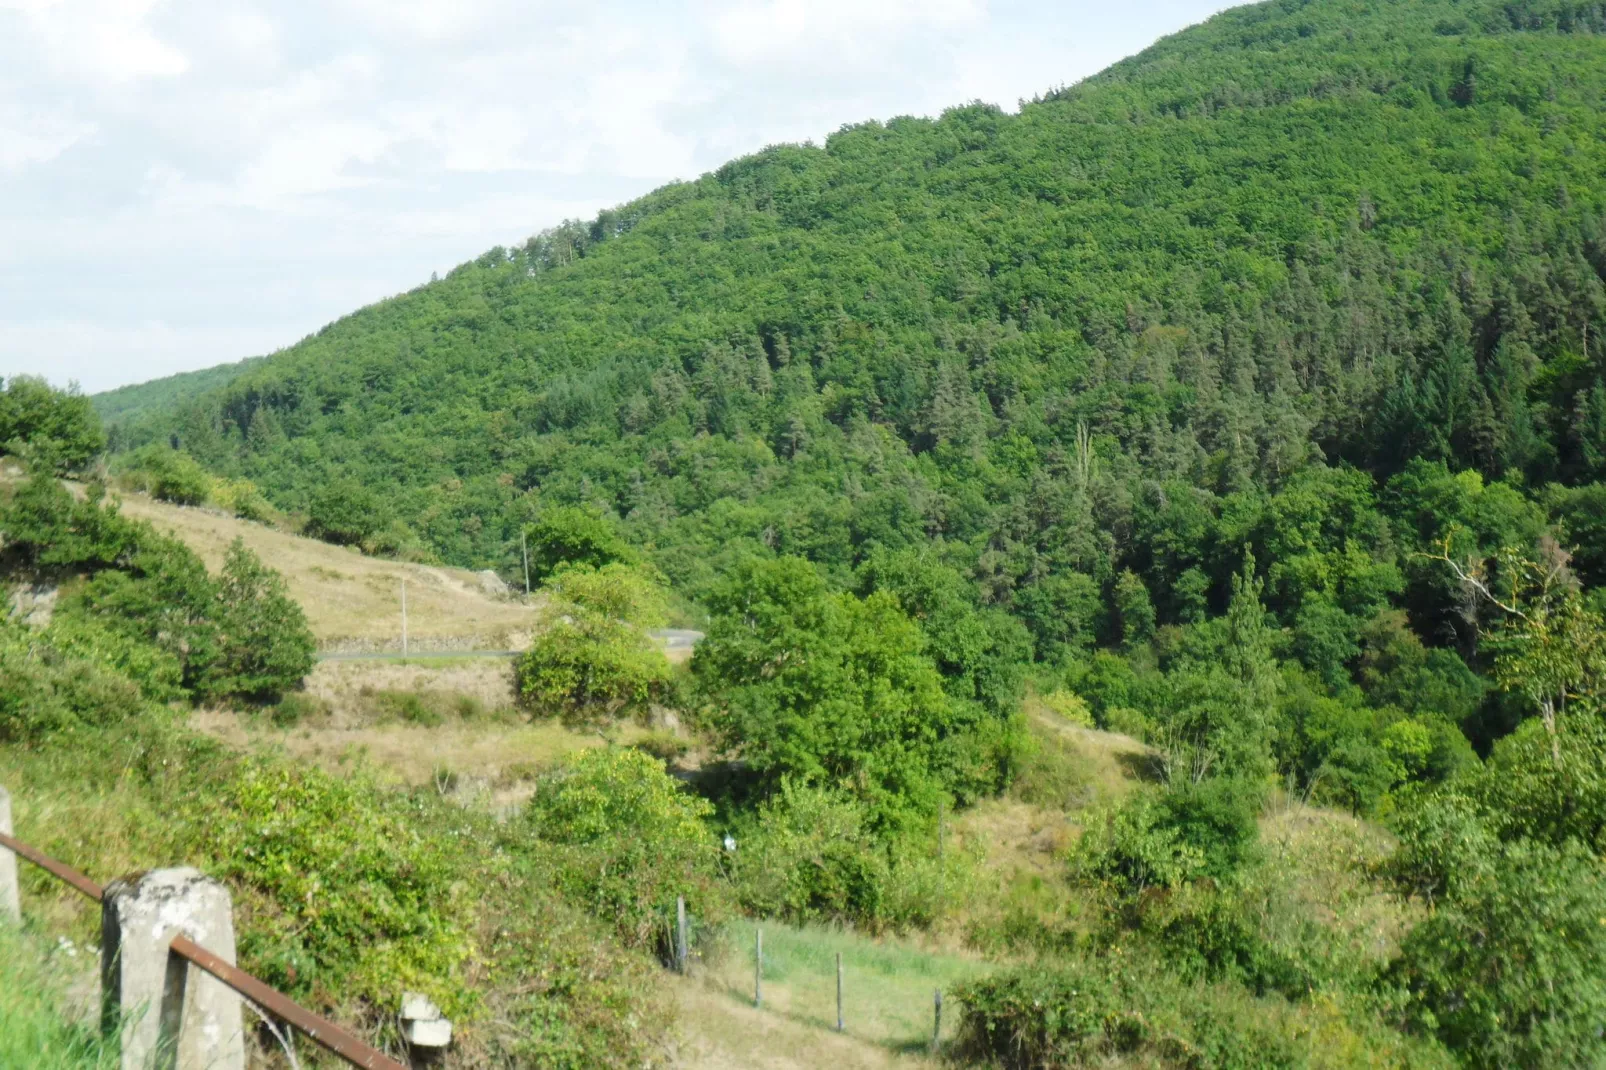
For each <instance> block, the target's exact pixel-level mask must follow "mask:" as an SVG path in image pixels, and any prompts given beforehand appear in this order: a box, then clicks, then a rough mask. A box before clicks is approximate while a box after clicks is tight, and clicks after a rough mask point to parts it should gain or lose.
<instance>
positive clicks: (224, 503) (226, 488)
mask: <svg viewBox="0 0 1606 1070" xmlns="http://www.w3.org/2000/svg"><path fill="white" fill-rule="evenodd" d="M212 500H213V501H214V502H216V503H217V505H218V507H219V508H221V509H226V510H228V511H229V512H231V513H233V514H234V515H235V516H237V517H239V518H240V519H242V520H255V521H256V522H257V523H259V524H260V523H266V522H267V521H268V520H269V519H271V518H272V516H273V506H271V505H269V504H268V499H267V498H265V497H263V495H262V492H261V491H260V490H258V489H257V486H256V484H255V483H252V482H251V481H250V480H249V479H220V480H218V481H217V483H216V484H215V485H214V486H213V488H212Z"/></svg>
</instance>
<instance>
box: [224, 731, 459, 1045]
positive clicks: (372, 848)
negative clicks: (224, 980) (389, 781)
mask: <svg viewBox="0 0 1606 1070" xmlns="http://www.w3.org/2000/svg"><path fill="white" fill-rule="evenodd" d="M203 806H204V813H205V817H204V825H205V827H206V829H207V834H206V844H207V850H208V854H209V855H211V861H210V864H209V865H208V867H207V868H208V870H209V871H210V872H212V873H213V874H214V875H216V876H219V877H223V878H225V879H228V880H229V881H231V883H233V884H234V886H235V887H236V888H237V889H238V888H242V887H243V888H246V889H249V891H250V894H251V895H252V896H253V897H256V898H257V902H258V910H257V911H256V912H255V914H254V916H253V918H252V924H251V926H250V927H249V928H248V929H247V930H246V931H245V932H244V933H243V934H242V940H241V956H242V957H243V958H247V959H250V960H252V961H254V962H256V963H257V964H258V965H259V968H262V967H265V968H266V970H267V975H266V976H264V977H263V980H265V981H267V982H268V983H270V984H273V985H275V986H277V987H279V988H281V989H283V990H285V991H287V992H289V993H290V994H292V995H302V994H306V993H311V992H314V991H319V990H322V991H339V992H342V993H344V994H345V995H346V997H347V998H356V999H359V1000H362V1001H363V1002H366V1003H367V1004H369V1005H370V1006H372V1007H375V1008H386V1009H387V1010H388V1009H391V1008H392V1007H393V1003H394V1000H395V998H396V994H397V991H398V990H399V989H402V988H406V989H412V990H414V991H419V992H424V993H426V994H428V995H429V996H430V997H431V998H433V999H435V1000H436V1002H438V1003H439V1004H440V1005H441V1007H442V1009H444V1010H445V1011H446V1013H447V1014H448V1015H451V1016H453V1017H458V1016H460V1015H465V1014H466V1012H468V1011H469V1010H470V1007H471V1005H470V1004H467V1003H465V992H464V989H463V988H462V986H461V981H462V972H463V970H464V969H465V968H466V966H467V964H468V962H469V960H470V959H471V957H472V956H473V954H474V952H475V941H474V936H473V913H472V903H470V902H468V901H466V900H465V897H464V896H463V895H462V894H461V888H460V886H459V884H458V882H459V880H460V879H461V877H462V872H463V866H462V860H461V859H460V858H459V857H458V853H459V849H458V848H457V847H455V846H454V845H453V841H452V839H451V838H450V837H442V836H438V835H432V834H431V831H430V830H429V828H428V826H427V824H425V823H424V822H421V821H420V818H419V815H418V814H416V813H414V812H413V810H412V807H411V806H410V805H409V804H408V802H407V800H406V798H405V797H403V796H398V795H392V794H389V793H386V792H383V791H379V790H376V788H375V787H374V786H373V785H372V784H371V783H369V782H368V780H367V779H366V777H364V776H361V775H358V776H356V777H350V776H348V777H346V778H345V779H341V780H336V779H334V778H333V777H331V776H329V775H328V774H326V773H323V772H321V771H319V770H317V769H316V768H312V767H292V766H290V765H288V764H285V763H280V762H274V761H271V760H267V759H252V760H244V761H241V762H239V763H238V764H236V765H234V766H233V767H232V769H231V771H230V772H229V774H228V775H227V776H226V777H221V778H218V779H216V780H215V781H214V782H213V783H211V784H210V785H209V787H208V789H207V797H206V798H205V800H204V802H203Z"/></svg>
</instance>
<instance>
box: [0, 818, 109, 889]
mask: <svg viewBox="0 0 1606 1070" xmlns="http://www.w3.org/2000/svg"><path fill="white" fill-rule="evenodd" d="M0 847H5V848H9V849H10V850H11V851H12V852H14V853H15V854H16V855H17V857H18V858H26V859H27V860H28V861H30V862H32V863H33V864H34V865H36V866H38V867H39V868H40V869H42V870H44V871H45V872H46V873H48V874H50V875H51V876H52V877H55V878H56V879H57V880H60V881H64V882H66V883H67V884H70V885H72V887H73V889H74V890H75V891H77V892H79V893H81V894H83V895H86V896H88V897H89V898H90V899H93V900H94V901H95V902H97V903H98V902H100V900H101V894H102V893H101V890H100V885H98V884H96V883H95V882H94V881H92V880H90V879H89V878H88V877H86V876H84V875H83V874H82V873H80V872H78V871H77V870H76V869H73V868H72V867H71V866H69V865H67V864H65V863H63V862H57V861H56V860H55V859H54V858H51V857H50V856H49V855H47V854H45V853H44V852H43V851H41V850H39V849H38V848H37V847H29V846H28V845H27V844H25V843H23V842H22V841H21V840H18V839H15V838H13V837H11V836H7V835H6V834H5V833H3V832H0Z"/></svg>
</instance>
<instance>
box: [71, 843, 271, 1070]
mask: <svg viewBox="0 0 1606 1070" xmlns="http://www.w3.org/2000/svg"><path fill="white" fill-rule="evenodd" d="M100 919H101V920H100V926H101V958H100V975H101V1011H102V1019H101V1020H102V1023H103V1024H104V1026H105V1027H106V1028H107V1030H108V1031H117V1032H119V1033H120V1034H121V1036H120V1043H121V1051H122V1070H149V1068H152V1067H154V1068H156V1070H244V1068H245V1034H244V1023H243V1020H242V1015H241V1007H240V997H239V996H238V995H237V994H235V993H234V992H233V991H232V990H231V989H229V988H228V987H227V986H226V985H224V984H223V983H222V982H221V981H218V980H217V979H216V978H214V977H212V976H210V975H208V974H207V973H205V972H203V971H202V970H199V969H191V968H190V964H189V963H188V962H187V961H186V960H184V959H182V958H180V957H179V956H177V955H175V954H173V953H172V951H171V950H170V949H169V946H168V945H169V944H170V943H171V942H172V940H173V937H174V936H178V935H181V934H182V935H183V936H187V937H189V939H191V940H193V941H195V942H196V943H197V944H199V945H201V946H202V947H204V948H206V949H207V950H208V951H210V952H212V953H213V954H214V955H217V956H218V957H219V958H221V959H223V960H225V961H226V962H229V963H231V964H232V963H233V962H234V912H233V906H232V904H231V902H230V899H229V892H228V889H226V888H225V887H223V885H221V884H219V883H218V882H216V881H213V880H209V879H207V878H206V877H204V876H202V874H201V873H200V872H199V871H198V870H194V869H189V868H187V867H186V868H181V869H158V870H153V871H151V872H149V873H146V874H144V875H142V876H139V877H133V878H130V879H128V880H119V881H113V882H112V883H111V884H110V885H108V886H107V887H106V894H105V899H104V900H103V901H102V904H101V916H100Z"/></svg>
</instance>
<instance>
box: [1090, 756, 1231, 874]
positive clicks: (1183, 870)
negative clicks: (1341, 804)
mask: <svg viewBox="0 0 1606 1070" xmlns="http://www.w3.org/2000/svg"><path fill="white" fill-rule="evenodd" d="M1260 801H1261V793H1260V790H1259V789H1258V788H1257V787H1256V786H1255V785H1254V784H1252V783H1248V782H1244V781H1238V780H1228V779H1221V778H1218V779H1214V780H1207V781H1204V782H1203V783H1200V784H1184V785H1178V786H1175V787H1172V788H1170V789H1167V790H1164V791H1159V792H1142V793H1139V794H1137V795H1134V796H1132V797H1131V798H1130V799H1128V800H1127V801H1126V802H1125V803H1124V804H1122V805H1121V806H1120V807H1118V808H1116V809H1115V810H1113V811H1109V812H1107V813H1106V814H1105V815H1104V817H1103V819H1102V820H1098V821H1094V822H1091V823H1090V824H1089V826H1088V829H1087V832H1086V834H1085V835H1084V836H1083V838H1082V842H1081V844H1080V846H1079V849H1078V866H1079V868H1080V869H1081V871H1082V872H1083V874H1084V875H1086V876H1089V877H1092V878H1094V879H1097V880H1103V881H1107V882H1109V883H1110V884H1111V885H1113V887H1114V889H1115V890H1116V891H1117V892H1118V893H1119V894H1122V895H1127V896H1134V895H1137V894H1138V893H1140V892H1142V891H1144V890H1145V889H1148V888H1156V887H1158V888H1179V887H1181V886H1182V885H1183V884H1185V883H1187V882H1190V881H1197V880H1202V879H1205V878H1210V879H1212V880H1217V881H1222V880H1227V879H1229V878H1231V877H1232V876H1234V875H1235V874H1236V873H1237V872H1238V871H1239V870H1240V869H1241V868H1243V866H1245V865H1246V864H1247V863H1248V862H1249V861H1250V860H1251V859H1253V858H1254V856H1255V853H1256V851H1257V849H1258V848H1257V844H1258V838H1259V829H1258V826H1257V825H1256V820H1255V819H1256V815H1257V814H1258V812H1259V807H1260Z"/></svg>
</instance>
